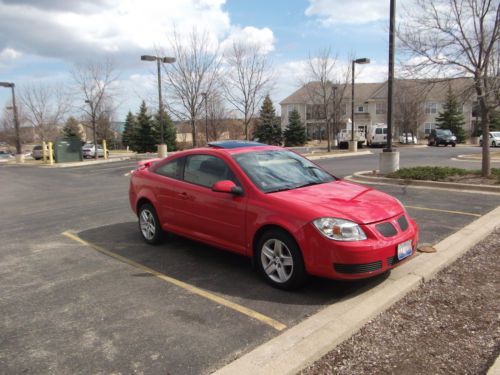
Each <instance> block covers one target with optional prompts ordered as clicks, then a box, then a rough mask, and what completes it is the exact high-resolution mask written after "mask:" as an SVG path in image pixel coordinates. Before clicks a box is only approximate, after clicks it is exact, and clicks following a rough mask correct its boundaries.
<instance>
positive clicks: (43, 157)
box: [42, 141, 47, 164]
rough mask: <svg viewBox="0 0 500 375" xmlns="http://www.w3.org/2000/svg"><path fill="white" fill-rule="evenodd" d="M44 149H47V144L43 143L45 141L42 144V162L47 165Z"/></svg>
mask: <svg viewBox="0 0 500 375" xmlns="http://www.w3.org/2000/svg"><path fill="white" fill-rule="evenodd" d="M46 148H47V143H45V141H44V142H42V161H43V163H44V164H45V163H47V150H46Z"/></svg>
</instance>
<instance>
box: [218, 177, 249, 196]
mask: <svg viewBox="0 0 500 375" xmlns="http://www.w3.org/2000/svg"><path fill="white" fill-rule="evenodd" d="M212 191H216V192H218V193H228V194H233V195H243V189H242V188H241V187H240V186H236V184H235V183H234V182H233V181H230V180H223V181H217V182H216V183H215V184H213V185H212Z"/></svg>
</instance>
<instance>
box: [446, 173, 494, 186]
mask: <svg viewBox="0 0 500 375" xmlns="http://www.w3.org/2000/svg"><path fill="white" fill-rule="evenodd" d="M443 181H444V182H457V183H461V184H473V185H497V184H498V183H499V181H498V179H496V178H493V177H492V178H486V177H478V176H477V175H465V176H450V177H448V178H446V179H444V180H443Z"/></svg>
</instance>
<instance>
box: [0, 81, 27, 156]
mask: <svg viewBox="0 0 500 375" xmlns="http://www.w3.org/2000/svg"><path fill="white" fill-rule="evenodd" d="M0 87H10V88H11V90H12V109H13V114H14V128H15V129H16V162H17V163H24V156H23V153H22V150H21V137H20V136H19V119H18V117H17V107H16V94H15V92H14V87H15V84H14V82H0Z"/></svg>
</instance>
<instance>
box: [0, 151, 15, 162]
mask: <svg viewBox="0 0 500 375" xmlns="http://www.w3.org/2000/svg"><path fill="white" fill-rule="evenodd" d="M13 158H14V157H13V156H12V154H11V153H10V152H8V151H2V150H0V163H6V162H8V161H9V160H11V159H13Z"/></svg>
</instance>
